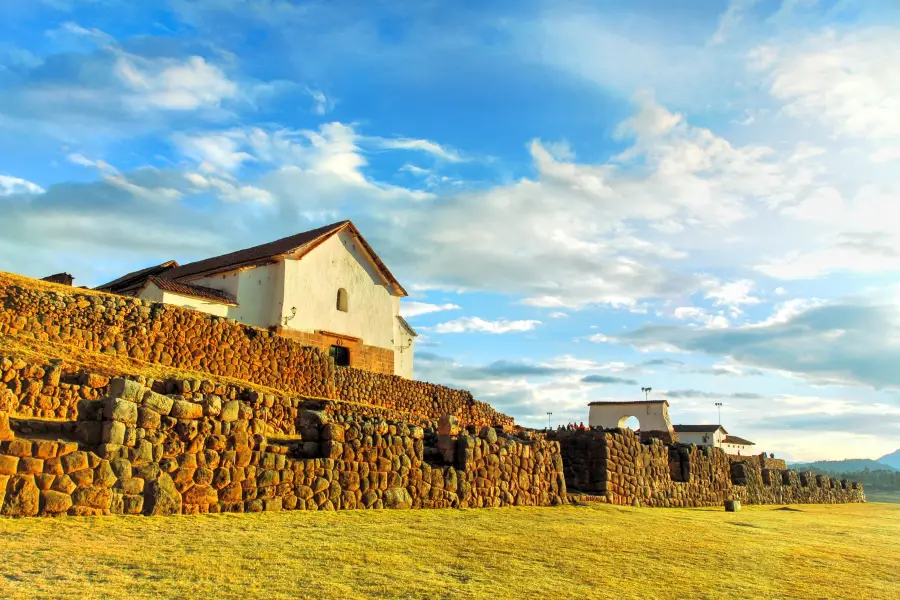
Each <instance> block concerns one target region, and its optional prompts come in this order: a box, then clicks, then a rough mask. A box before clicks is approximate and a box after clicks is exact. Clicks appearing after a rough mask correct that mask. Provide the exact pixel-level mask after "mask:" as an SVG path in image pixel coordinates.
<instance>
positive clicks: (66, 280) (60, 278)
mask: <svg viewBox="0 0 900 600" xmlns="http://www.w3.org/2000/svg"><path fill="white" fill-rule="evenodd" d="M41 281H49V282H50V283H59V284H61V285H72V282H73V281H75V278H74V277H72V275H70V274H69V273H56V274H54V275H48V276H47V277H41Z"/></svg>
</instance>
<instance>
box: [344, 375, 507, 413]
mask: <svg viewBox="0 0 900 600" xmlns="http://www.w3.org/2000/svg"><path fill="white" fill-rule="evenodd" d="M334 381H335V387H336V389H337V397H338V398H340V399H342V400H346V401H348V402H365V403H368V404H374V405H377V406H383V407H385V408H390V409H395V410H399V411H403V412H405V413H410V414H415V415H419V416H421V417H425V418H428V417H432V418H433V417H434V415H438V416H440V415H445V414H449V415H454V416H455V417H457V418H458V419H459V420H460V421H462V422H463V423H471V424H474V425H495V426H503V425H506V426H512V425H514V422H513V418H512V417H510V416H507V415H504V414H502V413H499V412H497V411H496V410H494V409H493V408H492V407H491V405H490V404H488V403H486V402H480V401H478V400H476V399H475V398H473V397H472V394H471V393H470V392H468V391H466V390H456V389H452V388H448V387H444V386H442V385H434V384H431V383H425V382H423V381H413V380H409V379H403V378H402V377H397V376H395V375H383V374H380V373H372V372H370V371H361V370H359V369H336V370H335V373H334Z"/></svg>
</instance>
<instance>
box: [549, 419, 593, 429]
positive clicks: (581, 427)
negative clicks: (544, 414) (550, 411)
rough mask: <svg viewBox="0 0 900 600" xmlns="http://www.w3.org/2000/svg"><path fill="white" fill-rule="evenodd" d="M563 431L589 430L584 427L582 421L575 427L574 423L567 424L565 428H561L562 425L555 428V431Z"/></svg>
mask: <svg viewBox="0 0 900 600" xmlns="http://www.w3.org/2000/svg"><path fill="white" fill-rule="evenodd" d="M563 429H565V430H566V431H576V430H577V431H584V430H585V429H589V428H588V427H585V426H584V421H582V422H581V423H579V424H578V425H576V424H575V423H569V424H568V425H566V426H565V427H563V426H562V425H559V426H557V427H556V430H557V431H562V430H563Z"/></svg>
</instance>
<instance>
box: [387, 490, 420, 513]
mask: <svg viewBox="0 0 900 600" xmlns="http://www.w3.org/2000/svg"><path fill="white" fill-rule="evenodd" d="M383 502H384V506H385V508H412V502H413V500H412V496H410V495H409V491H408V490H407V489H406V488H404V487H395V488H388V489H386V490H385V491H384V499H383Z"/></svg>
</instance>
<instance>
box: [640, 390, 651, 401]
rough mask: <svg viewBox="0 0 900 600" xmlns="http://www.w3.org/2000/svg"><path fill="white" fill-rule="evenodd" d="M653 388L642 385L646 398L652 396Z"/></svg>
mask: <svg viewBox="0 0 900 600" xmlns="http://www.w3.org/2000/svg"><path fill="white" fill-rule="evenodd" d="M652 389H653V388H651V387H642V388H641V391H642V392H644V400H647V399H649V398H650V390H652Z"/></svg>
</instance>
